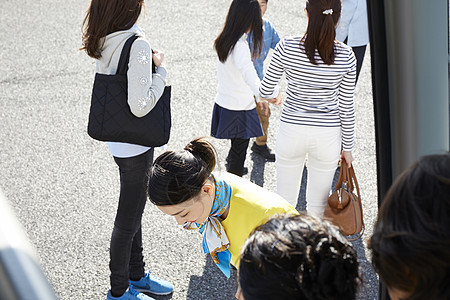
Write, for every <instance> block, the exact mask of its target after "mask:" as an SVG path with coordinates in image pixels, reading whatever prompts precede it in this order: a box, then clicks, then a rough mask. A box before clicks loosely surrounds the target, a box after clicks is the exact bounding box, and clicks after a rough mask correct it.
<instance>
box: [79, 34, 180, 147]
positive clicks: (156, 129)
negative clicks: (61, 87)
mask: <svg viewBox="0 0 450 300" xmlns="http://www.w3.org/2000/svg"><path fill="white" fill-rule="evenodd" d="M136 39H137V36H135V35H134V36H132V37H130V38H129V39H128V40H127V41H126V42H125V45H124V46H123V49H122V53H121V55H120V60H119V65H118V69H117V73H116V74H115V75H106V74H99V73H96V74H95V80H94V87H93V89H92V99H91V108H90V112H89V123H88V134H89V136H91V137H92V138H93V139H96V140H99V141H104V142H106V141H110V142H123V143H130V144H137V145H143V146H150V147H158V146H162V145H165V144H167V142H168V141H169V138H170V128H171V125H172V122H171V112H170V96H171V87H170V86H166V87H165V88H164V93H163V94H162V96H161V98H160V99H159V100H158V102H157V103H156V105H155V107H154V108H153V109H152V110H151V111H150V112H149V113H148V114H147V115H145V116H144V117H142V118H138V117H136V116H135V115H133V113H132V112H131V110H130V107H129V105H128V102H127V98H128V85H127V71H128V61H129V59H130V49H131V45H132V44H133V42H134V41H135V40H136Z"/></svg>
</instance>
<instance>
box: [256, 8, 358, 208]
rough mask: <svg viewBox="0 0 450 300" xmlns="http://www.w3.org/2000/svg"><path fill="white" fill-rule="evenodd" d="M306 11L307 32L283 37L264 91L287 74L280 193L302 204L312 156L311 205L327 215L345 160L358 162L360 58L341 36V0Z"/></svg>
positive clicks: (280, 140)
mask: <svg viewBox="0 0 450 300" xmlns="http://www.w3.org/2000/svg"><path fill="white" fill-rule="evenodd" d="M306 12H307V15H308V28H307V31H306V34H305V35H304V36H303V37H294V38H286V39H283V40H281V41H280V43H279V44H278V46H277V47H276V49H275V51H274V53H273V56H272V59H271V61H270V64H269V67H268V70H267V73H266V75H265V76H264V80H263V81H262V83H261V87H260V94H261V97H265V96H268V95H271V94H272V93H273V90H274V89H275V88H276V87H277V84H278V82H279V81H280V78H281V76H282V74H283V73H285V74H286V81H287V91H286V94H287V95H286V101H285V103H284V106H283V111H282V114H281V123H280V128H279V132H278V137H277V142H276V151H275V152H276V167H277V192H278V194H280V195H281V196H283V197H284V198H285V199H286V200H288V201H289V202H290V203H291V204H293V205H294V206H296V204H297V199H298V194H299V190H300V183H301V176H302V169H303V165H304V163H305V159H306V156H307V157H308V159H307V167H308V184H307V189H306V201H307V206H306V209H307V211H308V213H310V214H313V215H317V216H322V215H323V211H324V208H325V205H326V201H327V198H328V194H329V190H330V187H331V184H332V180H333V177H334V173H335V170H336V166H337V164H338V161H339V159H340V158H343V159H345V160H346V162H347V163H348V165H349V166H350V165H351V163H352V161H353V157H352V150H353V136H354V125H355V113H354V105H353V92H354V87H355V76H356V71H355V70H356V61H355V57H354V54H353V51H352V48H351V47H349V46H347V45H345V44H343V43H341V42H339V41H337V40H335V36H336V24H337V22H338V20H339V17H340V12H341V2H340V0H307V1H306ZM267 98H268V97H267ZM341 150H342V152H341Z"/></svg>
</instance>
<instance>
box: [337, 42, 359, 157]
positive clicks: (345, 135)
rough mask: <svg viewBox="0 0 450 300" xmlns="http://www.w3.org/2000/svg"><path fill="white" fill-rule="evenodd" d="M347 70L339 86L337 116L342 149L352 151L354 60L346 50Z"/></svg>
mask: <svg viewBox="0 0 450 300" xmlns="http://www.w3.org/2000/svg"><path fill="white" fill-rule="evenodd" d="M348 52H349V53H348V63H349V69H348V71H347V73H345V74H344V76H343V78H342V82H341V84H340V86H339V115H340V120H341V131H342V149H343V150H344V151H352V150H353V137H354V129H355V107H354V102H353V94H354V91H355V79H356V59H355V55H354V54H353V51H352V50H351V49H349V50H348Z"/></svg>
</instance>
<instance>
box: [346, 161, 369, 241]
mask: <svg viewBox="0 0 450 300" xmlns="http://www.w3.org/2000/svg"><path fill="white" fill-rule="evenodd" d="M349 171H350V180H351V181H353V182H354V184H355V187H356V193H357V195H358V201H359V205H360V206H361V222H362V228H363V229H362V231H361V235H362V234H363V233H364V228H365V226H364V216H363V209H362V203H361V194H360V192H359V184H358V180H357V179H356V174H355V170H354V169H353V166H351V167H350V170H349Z"/></svg>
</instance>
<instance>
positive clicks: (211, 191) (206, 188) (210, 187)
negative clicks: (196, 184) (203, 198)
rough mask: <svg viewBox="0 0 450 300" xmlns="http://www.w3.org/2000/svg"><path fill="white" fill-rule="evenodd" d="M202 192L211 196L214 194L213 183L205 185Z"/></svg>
mask: <svg viewBox="0 0 450 300" xmlns="http://www.w3.org/2000/svg"><path fill="white" fill-rule="evenodd" d="M202 191H203V192H204V193H206V194H208V195H209V196H211V195H213V194H214V187H213V185H212V184H211V183H205V184H204V185H203V186H202Z"/></svg>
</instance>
